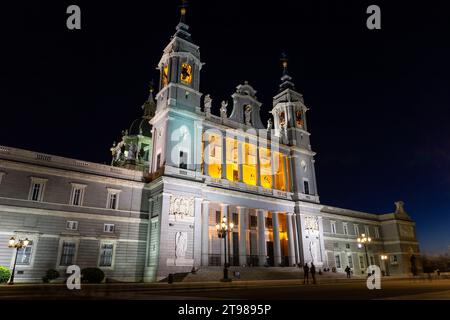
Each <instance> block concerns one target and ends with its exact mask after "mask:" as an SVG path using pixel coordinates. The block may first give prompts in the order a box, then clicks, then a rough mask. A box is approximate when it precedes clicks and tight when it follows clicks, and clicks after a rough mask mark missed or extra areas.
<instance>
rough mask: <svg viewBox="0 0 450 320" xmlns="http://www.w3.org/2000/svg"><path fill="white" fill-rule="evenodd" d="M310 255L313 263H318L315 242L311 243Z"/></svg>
mask: <svg viewBox="0 0 450 320" xmlns="http://www.w3.org/2000/svg"><path fill="white" fill-rule="evenodd" d="M309 253H310V254H311V261H312V262H313V263H315V262H317V244H316V241H314V240H311V241H310V242H309Z"/></svg>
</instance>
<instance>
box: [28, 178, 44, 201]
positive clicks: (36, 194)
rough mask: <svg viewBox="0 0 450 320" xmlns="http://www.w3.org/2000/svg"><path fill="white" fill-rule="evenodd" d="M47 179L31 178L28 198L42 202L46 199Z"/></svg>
mask: <svg viewBox="0 0 450 320" xmlns="http://www.w3.org/2000/svg"><path fill="white" fill-rule="evenodd" d="M46 182H47V179H41V178H31V186H30V193H29V195H28V200H32V201H39V202H41V201H42V200H43V199H44V190H45V183H46Z"/></svg>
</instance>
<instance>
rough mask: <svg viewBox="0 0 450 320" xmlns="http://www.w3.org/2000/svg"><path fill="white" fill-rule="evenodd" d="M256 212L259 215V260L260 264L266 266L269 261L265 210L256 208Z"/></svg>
mask: <svg viewBox="0 0 450 320" xmlns="http://www.w3.org/2000/svg"><path fill="white" fill-rule="evenodd" d="M256 213H257V215H258V220H257V223H258V260H259V265H260V266H264V265H265V264H266V262H267V259H266V257H267V247H266V230H265V227H266V219H265V210H263V209H256Z"/></svg>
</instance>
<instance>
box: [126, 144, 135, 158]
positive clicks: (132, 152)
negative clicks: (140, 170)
mask: <svg viewBox="0 0 450 320" xmlns="http://www.w3.org/2000/svg"><path fill="white" fill-rule="evenodd" d="M136 151H137V150H136V144H135V143H134V142H132V143H130V146H129V147H128V156H127V160H135V159H136Z"/></svg>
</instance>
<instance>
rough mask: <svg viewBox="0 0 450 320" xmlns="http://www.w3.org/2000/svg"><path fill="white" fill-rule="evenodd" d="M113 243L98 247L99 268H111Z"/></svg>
mask: <svg viewBox="0 0 450 320" xmlns="http://www.w3.org/2000/svg"><path fill="white" fill-rule="evenodd" d="M113 253H114V243H102V244H101V246H100V260H99V263H98V265H99V267H112V262H113Z"/></svg>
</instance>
